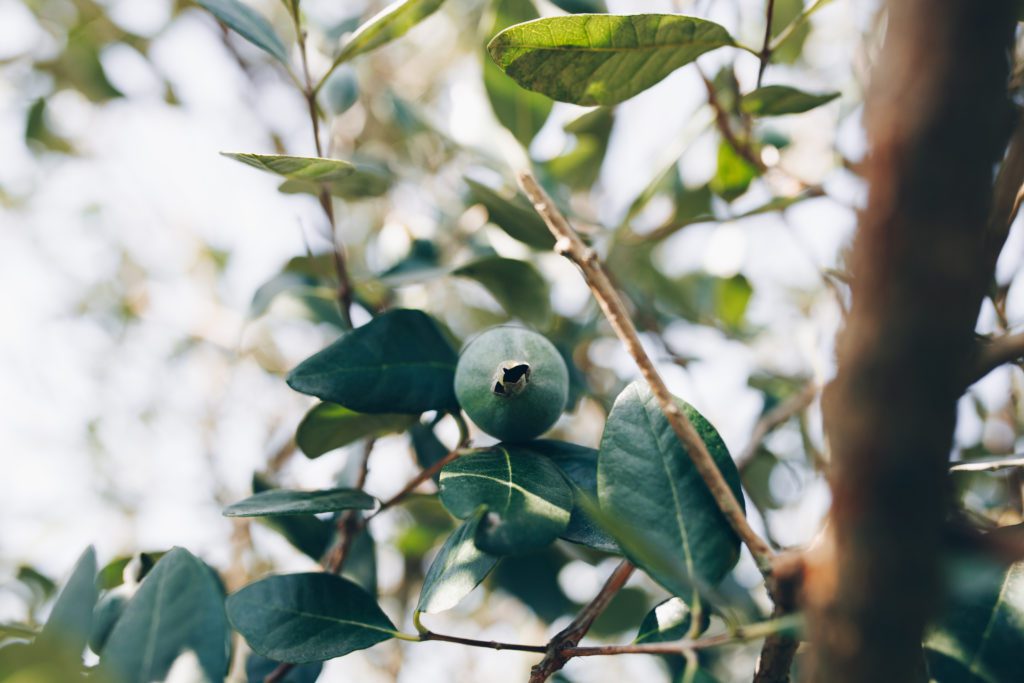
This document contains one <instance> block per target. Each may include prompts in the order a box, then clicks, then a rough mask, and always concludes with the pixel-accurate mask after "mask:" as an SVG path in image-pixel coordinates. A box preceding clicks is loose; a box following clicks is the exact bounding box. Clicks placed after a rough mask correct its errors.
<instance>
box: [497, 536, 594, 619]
mask: <svg viewBox="0 0 1024 683" xmlns="http://www.w3.org/2000/svg"><path fill="white" fill-rule="evenodd" d="M566 561H567V560H566V557H565V555H564V554H563V553H560V552H559V551H558V550H557V549H555V548H554V547H553V546H548V547H547V548H545V549H544V550H541V551H540V552H534V553H529V554H526V555H514V556H511V557H503V558H502V560H501V562H500V563H499V564H498V568H497V569H496V570H495V571H494V574H493V576H494V583H495V584H496V585H497V586H498V587H499V588H501V589H502V590H503V591H505V592H507V593H509V594H511V595H513V596H515V597H516V598H518V599H519V600H520V601H521V602H522V603H523V604H524V605H526V606H527V607H529V608H530V609H531V610H532V611H533V612H534V613H535V614H536V615H537V616H538V617H539V618H540V619H542V620H543V621H545V622H547V623H549V624H550V623H552V622H554V621H555V620H557V619H559V618H561V617H563V616H566V615H568V614H570V613H575V612H576V611H577V609H578V605H576V603H574V602H573V601H572V600H570V599H569V598H567V597H566V596H565V593H563V592H562V588H561V586H559V584H558V573H559V572H560V571H561V569H562V567H564V566H565V564H566Z"/></svg>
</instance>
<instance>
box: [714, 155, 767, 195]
mask: <svg viewBox="0 0 1024 683" xmlns="http://www.w3.org/2000/svg"><path fill="white" fill-rule="evenodd" d="M758 175H760V171H758V169H757V167H756V166H754V165H753V164H751V163H750V162H749V161H747V160H746V159H744V158H743V156H742V155H741V154H740V153H739V152H737V151H736V150H735V149H733V146H732V145H730V144H729V143H728V142H727V141H726V140H722V142H721V143H720V144H719V145H718V170H717V171H716V172H715V177H714V178H712V179H711V182H710V183H709V186H710V187H711V191H712V192H714V193H715V194H717V195H718V196H720V197H721V198H722V199H724V200H725V201H727V202H731V201H732V200H734V199H736V198H737V197H739V196H740V195H742V194H743V193H744V192H746V191H747V188H749V187H750V183H751V182H752V181H753V180H754V178H756V177H757V176H758Z"/></svg>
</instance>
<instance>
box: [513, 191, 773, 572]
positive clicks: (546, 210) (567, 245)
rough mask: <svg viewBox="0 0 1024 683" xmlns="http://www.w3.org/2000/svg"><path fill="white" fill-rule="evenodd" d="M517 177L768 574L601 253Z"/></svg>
mask: <svg viewBox="0 0 1024 683" xmlns="http://www.w3.org/2000/svg"><path fill="white" fill-rule="evenodd" d="M518 178H519V185H520V187H522V189H523V192H525V193H526V196H527V197H529V198H530V201H531V202H532V203H533V207H534V209H535V210H536V211H537V213H538V214H539V215H540V217H541V218H542V219H543V220H544V223H545V224H546V225H547V226H548V229H549V230H550V231H551V233H552V234H553V235H554V236H555V251H557V252H558V253H559V254H562V255H563V256H565V257H567V258H568V259H570V260H571V261H573V262H574V263H576V265H577V266H579V268H580V270H582V271H583V275H584V277H585V278H586V280H587V284H589V285H590V289H591V291H592V292H593V293H594V298H595V299H597V303H598V304H599V305H600V307H601V310H602V311H603V312H604V315H605V317H606V318H607V319H608V322H609V323H611V326H612V329H614V330H615V333H616V334H617V335H618V337H619V339H621V340H622V342H623V344H625V346H626V349H627V350H628V351H629V354H630V355H631V356H632V357H633V360H634V361H635V362H636V364H637V367H639V369H640V374H642V375H643V377H644V379H645V380H646V381H647V383H648V385H650V387H651V391H652V392H653V393H654V396H655V398H656V399H657V401H658V405H659V406H660V407H661V410H662V412H663V413H664V414H665V417H666V418H667V419H668V422H669V424H670V425H671V426H672V431H674V432H675V434H676V436H677V437H678V438H679V441H680V442H681V443H682V444H683V445H684V446H685V447H686V452H687V454H688V455H689V456H690V459H691V460H692V461H693V464H694V467H695V468H696V469H697V472H698V473H699V474H700V476H701V478H702V479H703V480H704V483H705V484H706V485H707V487H708V490H709V491H710V492H711V495H712V497H713V498H714V499H715V502H716V504H717V505H718V508H719V510H721V512H722V514H723V515H724V516H725V519H726V520H727V521H728V522H729V525H730V526H731V527H732V528H733V530H734V531H735V532H736V534H737V535H738V536H739V537H740V539H741V540H742V541H743V543H744V544H745V545H746V546H747V547H748V548H749V549H750V552H751V554H752V555H753V556H754V560H755V561H756V562H757V564H758V567H759V568H760V569H761V571H762V573H763V574H765V575H768V574H769V573H770V572H771V557H772V555H773V554H774V553H773V552H772V549H771V548H770V547H769V546H768V544H767V543H765V541H764V540H763V539H762V538H761V537H760V536H758V535H757V533H756V532H755V531H754V530H753V529H752V528H751V527H750V524H749V523H748V522H747V518H746V516H745V515H744V514H743V508H741V507H740V504H739V502H738V501H737V500H736V497H735V496H734V495H733V492H732V489H731V488H729V485H728V483H726V481H725V477H723V476H722V473H721V472H720V471H719V470H718V466H717V465H715V461H714V460H712V459H711V454H710V453H708V449H707V446H705V445H704V442H703V441H701V438H700V436H698V434H697V431H696V430H695V429H694V428H693V425H692V424H691V423H690V421H689V419H687V417H686V415H684V414H683V412H682V411H681V410H680V409H679V407H678V406H677V405H676V403H675V399H674V397H673V396H672V394H671V393H669V390H668V387H666V386H665V382H664V380H662V378H661V375H659V374H658V371H657V370H656V369H655V367H654V363H652V362H651V359H650V357H649V356H648V355H647V352H646V351H645V350H644V348H643V345H642V344H641V343H640V337H639V336H638V335H637V331H636V327H635V326H634V325H633V321H632V320H631V319H630V317H629V314H628V313H627V311H626V307H625V305H623V303H622V299H621V298H620V297H619V294H618V292H617V291H616V290H615V288H614V287H613V286H612V283H611V281H610V280H609V279H608V275H607V273H606V272H605V270H604V267H603V266H602V265H601V262H600V261H599V260H598V258H597V255H596V254H595V253H594V251H593V250H592V249H590V248H589V247H587V246H586V245H585V244H584V243H583V241H582V240H581V239H580V237H579V235H578V234H576V231H575V230H573V228H572V226H571V225H569V222H568V221H567V220H566V219H565V217H564V216H563V215H562V213H561V212H560V211H559V210H558V208H557V207H555V205H554V203H553V202H552V201H551V198H550V197H548V195H547V193H546V192H545V191H544V190H543V189H542V188H541V187H540V185H538V184H537V180H536V179H535V178H534V177H533V175H532V174H530V172H529V171H522V172H520V173H519V176H518Z"/></svg>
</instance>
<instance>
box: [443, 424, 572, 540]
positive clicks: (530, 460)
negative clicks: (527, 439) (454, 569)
mask: <svg viewBox="0 0 1024 683" xmlns="http://www.w3.org/2000/svg"><path fill="white" fill-rule="evenodd" d="M441 502H442V503H444V506H445V507H446V508H448V511H449V512H451V513H452V514H453V515H455V516H456V517H459V518H460V519H466V518H468V517H469V516H470V515H473V514H475V513H476V510H477V508H478V507H479V506H481V505H484V506H486V507H487V510H488V514H487V516H486V517H485V518H484V522H483V523H482V524H481V525H480V527H479V529H478V530H477V534H476V545H477V547H478V548H480V549H481V550H483V551H484V552H488V553H492V554H494V555H514V554H517V553H525V552H528V551H530V550H536V549H537V548H541V547H543V546H545V545H547V544H549V543H551V542H552V541H554V540H555V539H556V538H557V537H558V536H559V535H561V534H562V533H564V532H565V529H566V527H567V526H568V525H569V516H570V513H571V511H572V506H573V496H572V489H570V488H569V485H568V484H567V483H566V482H565V479H564V478H563V477H562V474H561V472H560V471H559V470H558V468H557V467H556V466H555V465H554V464H553V463H552V462H551V461H550V460H548V459H546V458H544V457H543V456H540V455H536V454H534V453H531V452H530V451H528V450H525V449H524V448H522V447H520V446H512V445H508V444H498V445H496V446H493V447H491V448H490V449H489V450H486V451H481V452H477V453H473V454H471V455H466V456H463V457H461V458H459V459H458V460H456V461H454V462H452V463H451V464H450V465H448V466H446V467H445V468H444V469H443V470H441Z"/></svg>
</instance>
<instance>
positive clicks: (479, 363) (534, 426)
mask: <svg viewBox="0 0 1024 683" xmlns="http://www.w3.org/2000/svg"><path fill="white" fill-rule="evenodd" d="M455 396H456V397H457V398H458V399H459V405H461V406H462V409H463V410H465V411H466V414H467V415H468V416H469V419H471V420H472V421H473V422H474V423H476V425H477V426H478V427H480V429H482V430H483V431H485V432H487V433H488V434H490V435H491V436H494V437H496V438H498V439H501V440H502V441H510V442H516V441H528V440H530V439H532V438H534V437H535V436H539V435H541V434H543V433H544V432H545V431H547V430H548V429H549V428H550V427H551V425H553V424H555V421H556V420H558V416H559V415H561V414H562V411H563V410H565V404H566V402H567V401H568V400H569V371H568V369H567V368H566V367H565V361H564V360H562V356H561V354H559V353H558V349H556V348H555V346H554V344H552V343H551V342H549V341H548V340H547V339H545V338H544V337H542V336H541V335H539V334H537V333H536V332H531V331H530V330H526V329H523V328H521V327H507V326H502V327H492V328H491V329H489V330H487V331H485V332H483V333H481V334H480V335H479V336H477V337H476V339H474V340H472V341H471V342H470V343H469V344H468V345H467V346H466V348H465V349H463V350H462V354H461V355H460V356H459V363H458V365H457V366H456V367H455Z"/></svg>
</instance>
